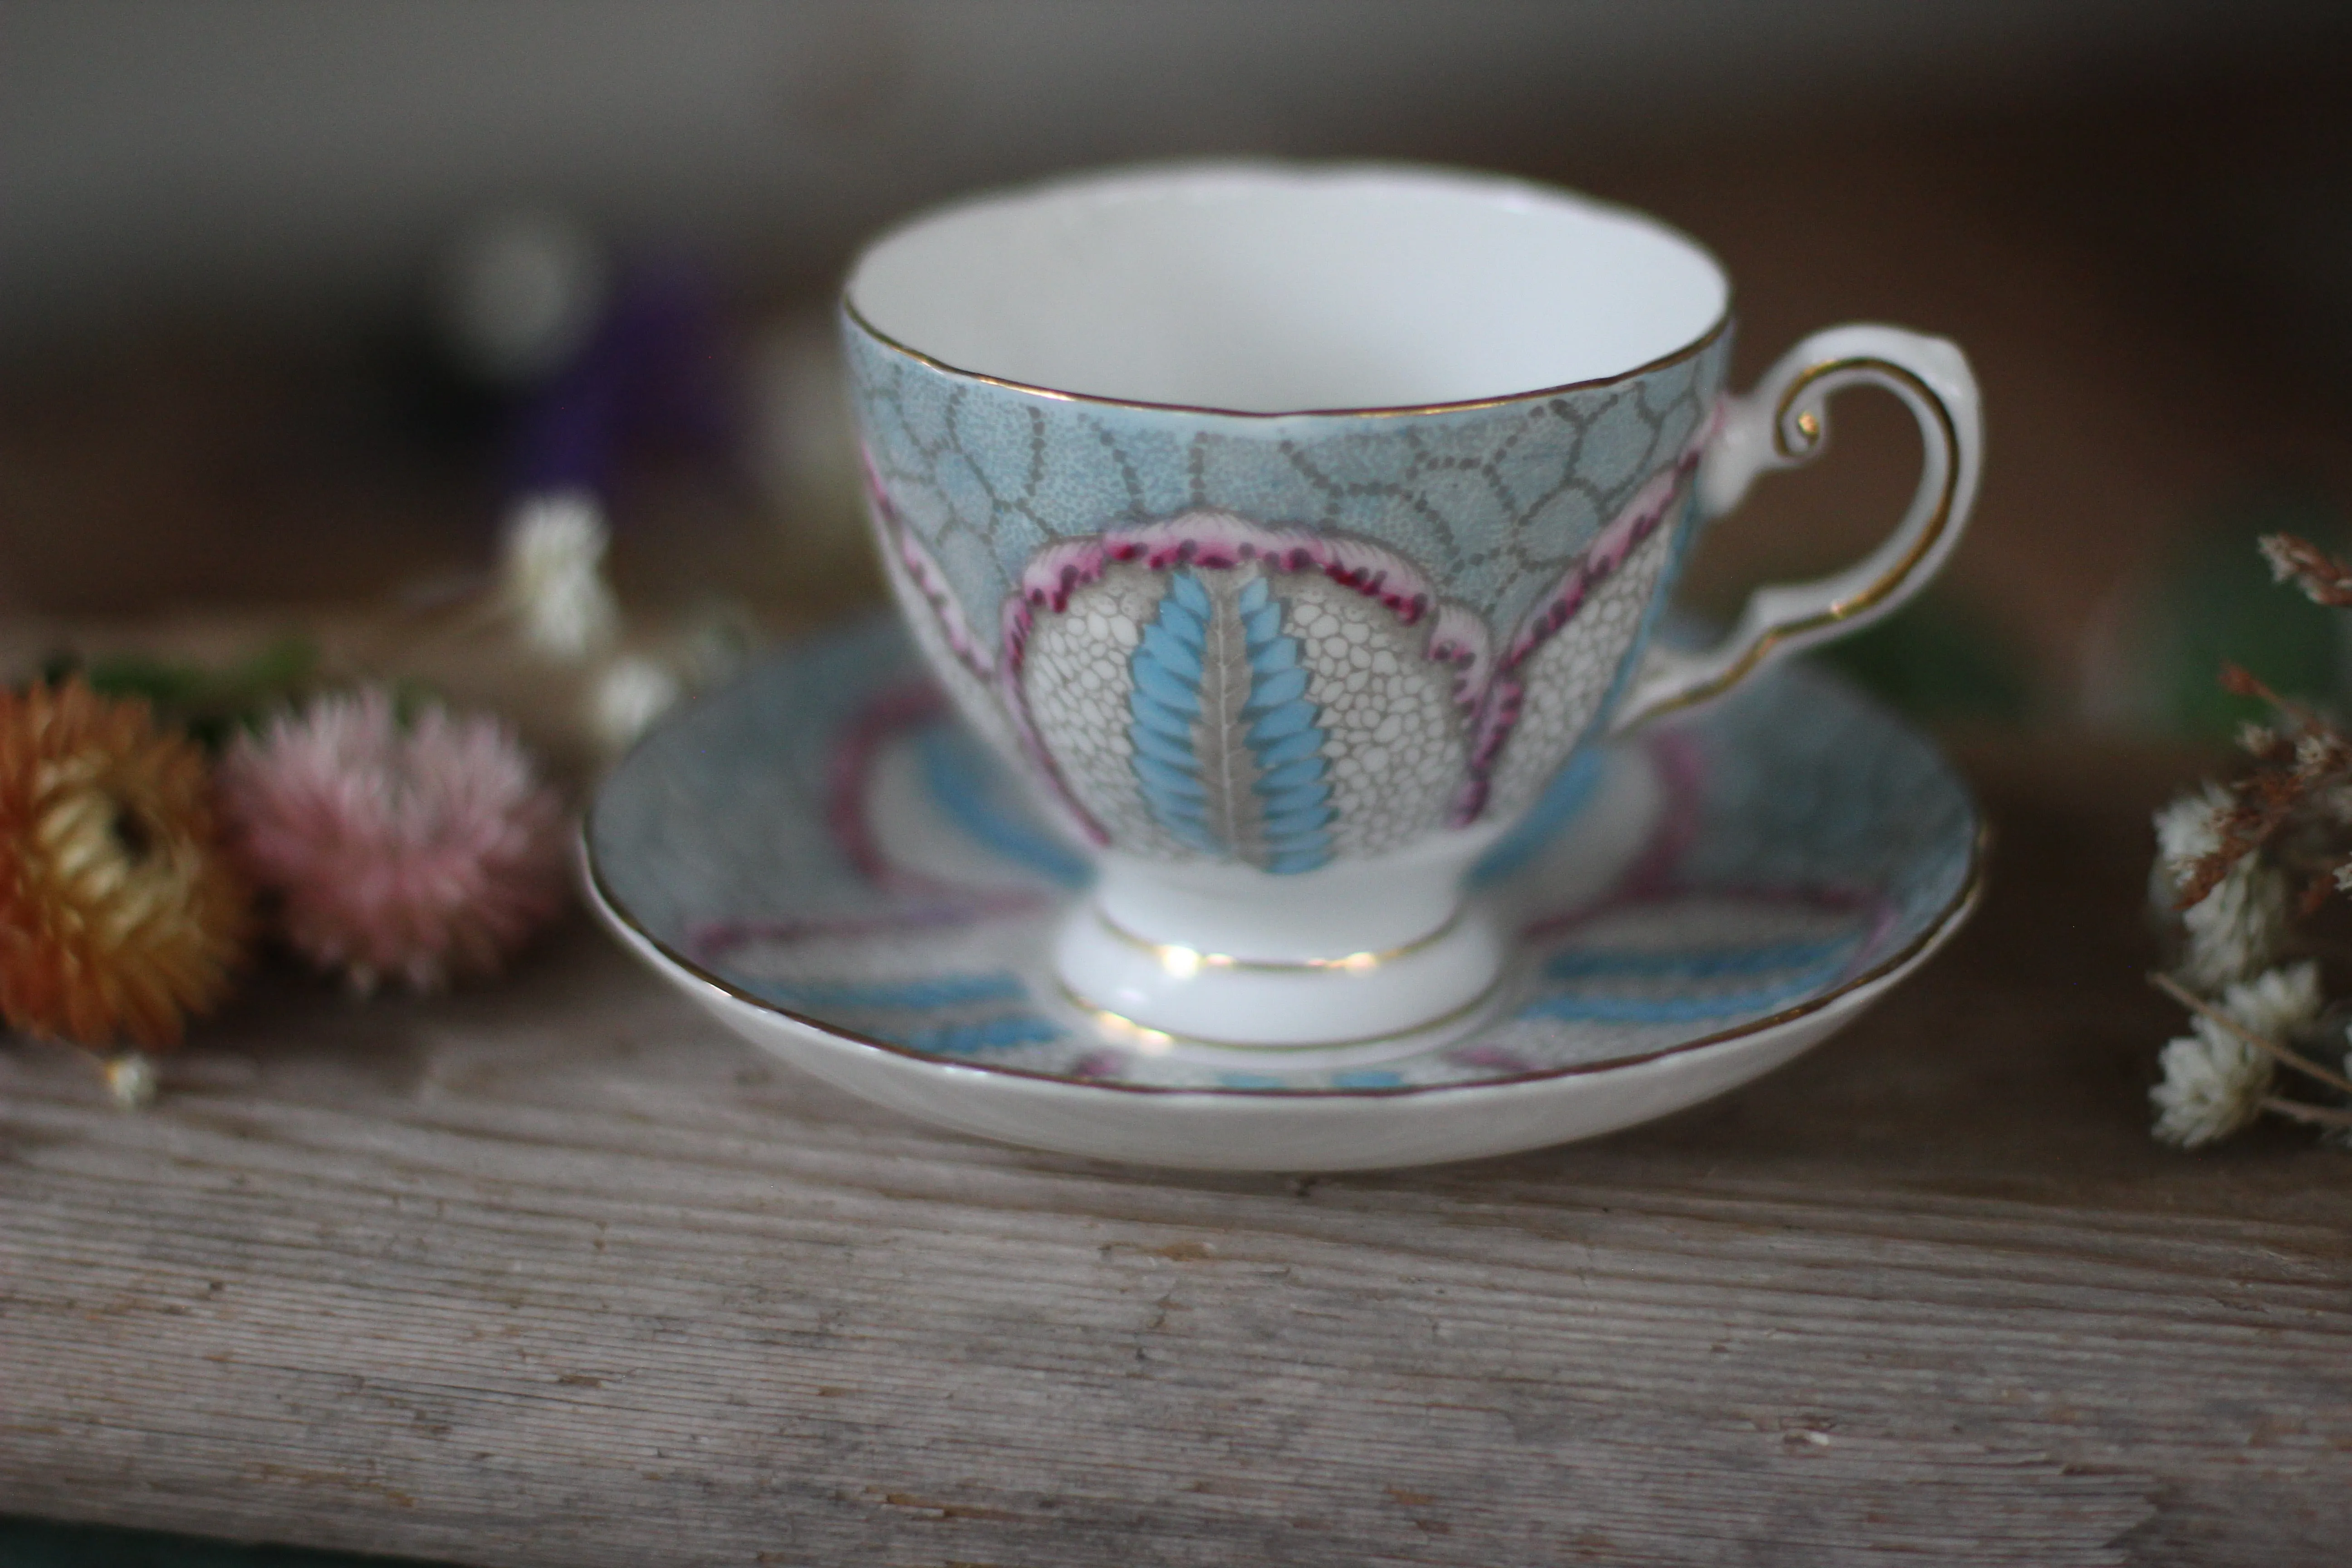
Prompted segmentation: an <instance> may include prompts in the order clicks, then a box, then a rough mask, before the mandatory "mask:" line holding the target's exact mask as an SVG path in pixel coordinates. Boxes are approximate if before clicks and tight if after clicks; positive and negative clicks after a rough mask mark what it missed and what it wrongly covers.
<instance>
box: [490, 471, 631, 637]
mask: <svg viewBox="0 0 2352 1568" xmlns="http://www.w3.org/2000/svg"><path fill="white" fill-rule="evenodd" d="M611 541H612V531H611V530H609V529H608V528H606V527H605V526H604V510H603V509H602V508H601V507H599V506H598V505H597V503H596V500H595V498H594V497H593V496H591V495H588V494H587V493H585V492H584V491H566V492H563V493H561V494H556V495H544V496H536V497H533V498H531V499H530V500H526V501H524V502H523V503H522V505H521V506H520V507H519V508H517V509H516V511H515V515H514V518H513V521H510V522H509V523H508V525H507V534H506V552H505V559H504V561H503V562H502V563H501V565H500V568H499V595H500V596H501V597H502V598H503V599H504V600H505V602H506V605H507V608H508V609H509V611H510V612H511V613H512V614H513V615H514V616H516V617H517V618H518V619H519V620H520V622H521V624H522V633H523V637H524V640H525V641H527V642H529V643H530V645H531V646H532V647H536V648H538V649H539V650H540V651H541V652H542V653H546V654H549V655H551V656H553V657H554V658H582V657H583V656H584V655H586V654H588V653H589V652H591V651H592V650H593V649H595V648H597V647H602V646H604V644H605V643H607V642H609V641H611V640H612V637H613V635H614V631H615V630H616V629H617V628H618V627H619V626H620V622H621V609H620V605H619V603H618V602H617V601H616V600H615V599H614V597H613V590H612V588H611V587H610V586H609V585H608V584H606V583H605V581H604V550H605V547H606V545H608V544H609V543H610V542H611Z"/></svg>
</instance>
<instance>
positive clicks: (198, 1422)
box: [0, 764, 2352, 1568]
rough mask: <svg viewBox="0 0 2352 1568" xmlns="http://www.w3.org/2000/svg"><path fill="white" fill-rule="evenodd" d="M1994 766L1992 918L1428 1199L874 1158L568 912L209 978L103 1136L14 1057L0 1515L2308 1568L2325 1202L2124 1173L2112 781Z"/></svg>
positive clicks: (786, 1555)
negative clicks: (205, 1000) (164, 1054)
mask: <svg viewBox="0 0 2352 1568" xmlns="http://www.w3.org/2000/svg"><path fill="white" fill-rule="evenodd" d="M1995 772H1996V773H1998V770H1995ZM2011 773H2014V774H2016V776H2015V777H2013V778H2011V782H2009V783H2008V784H1997V785H1996V788H1997V790H1998V791H1999V792H2001V793H2000V798H1999V800H1998V802H1997V804H1998V805H1999V807H2000V810H1999V812H1998V816H2000V819H2001V820H2002V823H2003V826H2004V837H2003V839H2002V842H2001V845H2000V851H1999V855H1998V858H1997V860H1996V864H1995V878H1996V879H1995V886H1994V894H1993V898H1992V900H1991V902H1990V907H1989V908H1988V909H1987V910H1986V911H1985V912H1984V914H1983V915H1982V917H1981V918H1980V920H1979V922H1978V924H1977V926H1976V927H1975V928H1974V929H1973V930H1972V931H1970V932H1969V934H1968V935H1967V936H1965V937H1964V938H1963V939H1962V940H1961V942H1959V943H1958V944H1957V945H1956V947H1955V948H1954V950H1953V951H1952V952H1950V953H1949V954H1948V955H1947V956H1946V957H1945V958H1943V959H1942V960H1939V961H1938V963H1937V964H1936V965H1935V966H1934V967H1933V968H1932V969H1931V970H1930V971H1929V972H1928V973H1927V974H1926V975H1924V976H1923V977H1922V978H1921V980H1920V982H1919V983H1918V984H1916V985H1914V986H1912V987H1910V988H1908V989H1906V991H1904V992H1902V993H1900V994H1898V995H1897V996H1896V997H1895V998H1894V999H1893V1000H1892V1001H1890V1002H1889V1003H1888V1004H1887V1005H1885V1007H1884V1008H1883V1009H1882V1010H1881V1011H1880V1012H1878V1013H1877V1014H1875V1015H1874V1016H1872V1017H1871V1018H1870V1019H1868V1020H1867V1021H1866V1022H1865V1023H1864V1024H1863V1025H1862V1026H1858V1027H1857V1028H1855V1029H1854V1030H1853V1031H1852V1032H1851V1033H1850V1034H1848V1035H1846V1036H1844V1037H1841V1038H1840V1039H1839V1040H1837V1041H1835V1042H1832V1044H1831V1045H1829V1046H1827V1047H1823V1048H1822V1050H1821V1051H1820V1052H1819V1053H1817V1054H1816V1055H1814V1056H1813V1057H1811V1058H1807V1059H1806V1060H1804V1061H1802V1062H1801V1063H1799V1064H1797V1065H1796V1066H1795V1067H1794V1068H1791V1069H1790V1070H1788V1071H1786V1072H1784V1073H1781V1074H1780V1075H1777V1076H1776V1077H1774V1078H1772V1079H1768V1080H1766V1081H1765V1082H1763V1083H1760V1084H1759V1085H1756V1086H1754V1087H1753V1088H1751V1089H1748V1090H1747V1091H1745V1092H1742V1093H1740V1094H1738V1095H1737V1096H1734V1097H1732V1098H1730V1099H1728V1100H1723V1101H1720V1102H1717V1103H1716V1104H1714V1105H1710V1106H1707V1107H1703V1108H1701V1109H1699V1110H1695V1111H1692V1112H1690V1113H1687V1114H1685V1115H1683V1116H1680V1117H1677V1118H1675V1119H1673V1120H1671V1121H1666V1122H1664V1123H1660V1124H1657V1125H1655V1126H1653V1127H1650V1128H1646V1129H1641V1130H1636V1131H1633V1132H1630V1133H1626V1134H1622V1135H1620V1136H1618V1137H1615V1138H1612V1139H1609V1140H1605V1141H1602V1142H1598V1143H1594V1144H1589V1145H1584V1146H1580V1147H1575V1148H1570V1149H1563V1150H1555V1151H1548V1152H1539V1153H1534V1154H1529V1155H1525V1156H1521V1157H1517V1158H1515V1159H1510V1160H1504V1161H1495V1162H1487V1163H1479V1164H1474V1165H1465V1166H1458V1167H1452V1168H1447V1169H1442V1170H1437V1171H1424V1172H1404V1173H1389V1174H1368V1175H1349V1176H1344V1177H1326V1178H1319V1179H1318V1178H1313V1177H1301V1178H1285V1177H1276V1176H1268V1177H1218V1176H1199V1175H1185V1174H1172V1173H1163V1172H1150V1171H1139V1170H1129V1169H1121V1168H1118V1167H1114V1166H1109V1165H1103V1164H1095V1163H1086V1162H1079V1161H1071V1160H1063V1159H1058V1158H1054V1157H1049V1156H1045V1155H1036V1154H1030V1153H1025V1152H1019V1151H1014V1150H1009V1149H1002V1148H997V1147H994V1146H991V1145H986V1144H982V1143H978V1142H970V1141H966V1140H961V1139H958V1138H955V1137H951V1136H949V1135H945V1134H940V1133H934V1132H931V1131H927V1130H925V1129H922V1128H919V1127H917V1126H915V1125H913V1124H911V1123H908V1122H906V1121H900V1120H898V1119H897V1118H896V1117H894V1116H891V1115H890V1114H888V1113H887V1112H883V1111H880V1110H871V1109H868V1108H866V1107H865V1106H863V1105H860V1104H858V1103H856V1102H854V1101H851V1100H846V1099H845V1098H843V1097H841V1096H839V1095H837V1094H835V1093H834V1092H833V1091H831V1090H829V1089H824V1088H823V1087H822V1086H819V1085H816V1084H814V1083H811V1082H808V1081H805V1080H803V1079H798V1078H796V1077H793V1076H791V1075H789V1074H787V1073H785V1072H783V1071H782V1069H780V1068H772V1067H771V1066H770V1065H768V1064H767V1063H765V1062H764V1061H762V1060H761V1059H760V1058H756V1057H755V1056H753V1055H752V1054H751V1052H750V1051H749V1050H748V1048H745V1047H740V1046H738V1045H737V1044H735V1043H734V1042H733V1041H732V1040H731V1039H730V1038H729V1037H723V1036H721V1035H719V1034H718V1033H717V1032H716V1031H715V1030H714V1029H713V1028H711V1027H710V1026H707V1025H705V1024H704V1023H702V1022H700V1021H699V1020H698V1017H697V1016H695V1015H694V1014H693V1013H692V1012H691V1011H690V1010H689V1009H688V1008H687V1007H686V1006H685V1005H683V1004H681V1003H678V1002H675V1001H673V1000H672V999H671V998H670V997H669V996H668V995H667V994H666V993H664V992H663V991H662V990H661V989H660V988H659V987H658V985H657V984H656V983H655V982H654V981H652V980H651V979H650V978H649V977H646V976H644V975H641V974H640V973H637V972H636V971H635V969H634V968H633V967H631V966H630V965H629V964H628V963H626V961H625V960H624V959H622V958H621V957H620V956H619V955H618V954H617V953H615V952H613V951H612V950H611V949H609V948H608V947H607V946H606V945H605V944H604V942H602V941H601V939H599V938H598V937H597V936H596V935H595V934H594V933H593V932H592V931H588V930H586V929H585V928H584V927H575V928H573V929H572V930H570V931H567V932H565V933H564V934H563V935H562V938H561V939H560V940H558V941H556V942H553V943H551V946H550V948H549V949H548V951H546V952H543V953H542V954H541V955H540V956H539V957H538V958H537V959H536V960H535V961H534V962H532V963H530V965H528V966H527V968H526V969H525V971H524V972H523V973H520V975H519V976H517V977H516V979H515V980H514V981H513V982H512V983H511V984H507V985H503V986H500V987H496V988H491V989H487V990H482V991H477V992H473V993H470V994H464V995H461V996H459V997H457V998H454V999H449V1000H445V1001H441V1002H433V1003H420V1002H409V1001H394V1002H380V1003H377V1004H374V1005H367V1006H360V1005H354V1004H352V1003H351V1002H349V1001H347V1000H345V999H343V998H342V997H341V996H339V995H336V994H332V993H330V992H328V991H325V990H323V989H320V988H317V987H313V986H310V985H308V984H305V983H302V982H299V981H296V980H293V979H290V978H289V979H281V980H277V981H272V982H269V983H268V984H266V985H265V986H264V987H263V990H262V993H261V994H259V995H257V997H256V998H255V999H254V1000H253V1001H251V1002H250V1003H249V1004H248V1005H245V1006H244V1007H243V1008H242V1009H241V1010H240V1011H239V1012H238V1013H237V1014H236V1016H234V1017H233V1018H231V1019H230V1020H227V1021H226V1022H225V1023H223V1024H220V1025H218V1026H215V1027H214V1028H213V1029H211V1030H210V1031H209V1032H208V1033H207V1034H206V1035H205V1037H203V1038H201V1039H200V1040H199V1041H197V1042H196V1043H195V1044H194V1046H193V1047H191V1049H190V1050H189V1051H188V1052H187V1053H186V1054H185V1055H184V1056H183V1057H182V1058H178V1059H177V1060H176V1061H175V1062H174V1063H173V1067H172V1070H171V1072H170V1075H169V1078H168V1080H167V1081H168V1090H167V1094H166V1097H165V1099H164V1100H163V1103H162V1104H161V1105H159V1106H158V1107H157V1108H156V1109H155V1110H152V1111H150V1112H149V1113H147V1114H145V1115H142V1116H136V1117H132V1116H124V1115H121V1114H118V1113H116V1112H113V1111H111V1110H109V1109H107V1108H106V1107H105V1106H104V1105H103V1104H101V1103H100V1100H99V1099H98V1097H97V1095H96V1093H95V1091H94V1089H93V1086H92V1084H91V1081H90V1079H89V1075H88V1073H87V1070H86V1068H84V1067H83V1066H82V1064H81V1063H79V1061H78V1060H76V1059H74V1058H72V1057H71V1055H70V1054H69V1053H68V1052H66V1051H64V1050H62V1049H59V1048H55V1047H37V1046H30V1045H22V1044H19V1045H13V1046H11V1047H7V1048H6V1049H5V1050H0V1510H13V1511H21V1512H30V1513H37V1514H45V1515H50V1516H55V1517H64V1518H74V1519H86V1520H103V1521H112V1522H119V1523H126V1524H140V1525H150V1526H158V1527H165V1528H171V1529H175V1530H186V1531H202V1532H211V1533H221V1534H229V1535H236V1536H244V1537H254V1538H267V1539H274V1540H279V1541H289V1542H302V1543H309V1544H316V1545H322V1546H339V1547H347V1548H350V1547H357V1548H364V1549H370V1550H376V1551H386V1552H403V1553H409V1554H415V1555H421V1556H429V1557H443V1558H450V1559H456V1560H460V1561H466V1562H474V1563H496V1564H509V1563H511V1564H540V1563H546V1564H557V1563H562V1564H583V1565H584V1564H604V1563H612V1564H630V1565H633V1568H634V1565H636V1564H647V1563H839V1562H849V1561H856V1562H873V1563H949V1562H961V1563H1049V1564H1050V1563H1073V1564H1076V1563H1088V1564H1092V1563H1108V1562H1116V1563H1131V1564H1143V1563H1236V1562H1252V1561H1264V1562H1281V1563H1333V1564H1339V1563H1349V1564H1353V1563H1477V1564H1491V1563H1532V1562H1579V1561H1592V1562H1607V1563H1638V1562H1676V1563H1715V1562H1722V1563H1802V1564H1823V1563H1906V1562H1917V1561H1933V1562H1938V1563H1943V1562H1965V1561H2004V1562H2033V1563H2045V1564H2071V1563H2124V1562H2152V1563H2196V1562H2213V1563H2223V1562H2233V1563H2243V1562H2300V1561H2322V1560H2332V1559H2333V1558H2334V1557H2335V1556H2336V1555H2337V1554H2338V1551H2339V1548H2340V1544H2341V1542H2342V1541H2343V1540H2344V1539H2345V1538H2346V1535H2347V1526H2352V1488H2347V1485H2346V1482H2347V1480H2352V1459H2347V1454H2352V1373H2347V1370H2346V1369H2347V1367H2352V1294H2348V1293H2347V1286H2352V1245H2348V1244H2347V1221H2352V1199H2347V1179H2346V1178H2347V1170H2352V1167H2347V1165H2346V1164H2345V1160H2346V1156H2345V1155H2343V1154H2340V1153H2337V1152H2331V1151H2326V1150H2322V1149H2318V1148H2315V1147H2314V1146H2312V1145H2311V1143H2310V1142H2309V1141H2308V1139H2307V1138H2304V1137H2301V1136H2299V1135H2296V1134H2293V1133H2287V1132H2280V1133H2278V1134H2276V1135H2271V1134H2263V1135H2259V1136H2257V1137H2255V1138H2254V1139H2252V1141H2250V1142H2247V1143H2246V1144H2244V1145H2243V1146H2242V1147H2239V1148H2233V1149H2227V1150H2224V1151H2221V1152H2218V1153H2216V1154H2213V1155H2210V1156H2205V1157H2195V1158H2192V1157H2187V1156H2181V1155H2178V1154H2174V1153H2170V1152H2166V1151H2163V1150H2160V1149H2158V1148H2157V1147H2155V1146H2154V1145H2153V1144H2151V1143H2150V1142H2148V1140H2147V1134H2146V1103H2145V1099H2144V1091H2145V1087H2146V1083H2147V1079H2148V1076H2149V1072H2150V1067H2149V1064H2150V1059H2151V1053H2152V1049H2153V1047H2154V1046H2155V1045H2156V1044H2157V1043H2158V1041H2160V1040H2161V1039H2162V1038H2163V1037H2164V1036H2165V1035H2166V1034H2167V1033H2168V1032H2169V1031H2171V1030H2172V1029H2173V1028H2174V1027H2175V1026H2176V1018H2175V1016H2174V1015H2173V1014H2172V1013H2171V1012H2170V1011H2169V1010H2168V1008H2167V1007H2166V1005H2164V1004H2163V1003H2162V1002H2161V1001H2160V1000H2159V999H2157V998H2154V997H2152V996H2149V995H2147V994H2144V992H2143V990H2142V989H2141V987H2140V985H2139V984H2138V978H2137V976H2138V973H2139V970H2140V969H2141V968H2142V967H2143V966H2144V964H2145V963H2147V958H2148V956H2149V955H2148V953H2147V952H2146V951H2145V950H2144V948H2143V946H2142V943H2143V942H2144V938H2143V936H2142V934H2141V932H2140V931H2139V928H2138V926H2137V919H2136V915H2135V912H2134V911H2135V905H2136V899H2137V879H2138V878H2139V876H2140V875H2141V874H2142V871H2143V869H2144V866H2143V863H2142V859H2141V857H2142V855H2143V853H2144V847H2143V844H2142V839H2143V836H2144V827H2143V826H2142V824H2144V822H2145V817H2144V816H2138V815H2137V813H2138V811H2139V809H2140V806H2141V805H2143V804H2144V800H2142V799H2140V798H2138V797H2137V796H2132V795H2129V793H2128V791H2126V798H2123V799H2121V800H2120V801H2119V800H2118V799H2117V798H2116V790H2114V789H2110V788H2107V787H2105V786H2104V785H2102V786H2101V787H2098V788H2095V789H2094V788H2090V787H2084V786H2080V785H2078V786H2075V787H2074V793H2073V794H2072V795H2064V796H2056V795H2053V791H2054V790H2055V789H2056V787H2057V786H2056V785H2055V784H2053V783H2052V779H2051V775H2049V773H2047V771H2046V766H2045V767H2044V769H2043V771H2041V772H2036V771H2034V769H2033V767H2032V765H2030V764H2029V765H2026V766H2024V767H2023V769H2022V771H2020V770H2019V769H2016V768H2012V769H2011ZM2127 776H2128V777H2129V778H2130V779H2131V780H2133V781H2135V782H2134V783H2133V784H2131V786H2130V787H2131V788H2132V789H2136V790H2137V791H2138V792H2139V795H2142V796H2145V795H2148V794H2149V793H2150V791H2151V790H2152V787H2153V786H2152V785H2151V784H2149V783H2148V781H2147V776H2146V775H2145V774H2144V773H2129V774H2128V775H2127ZM2028 785H2031V786H2032V787H2031V788H2028ZM2053 799H2054V802H2055V803H2054V804H2053Z"/></svg>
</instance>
